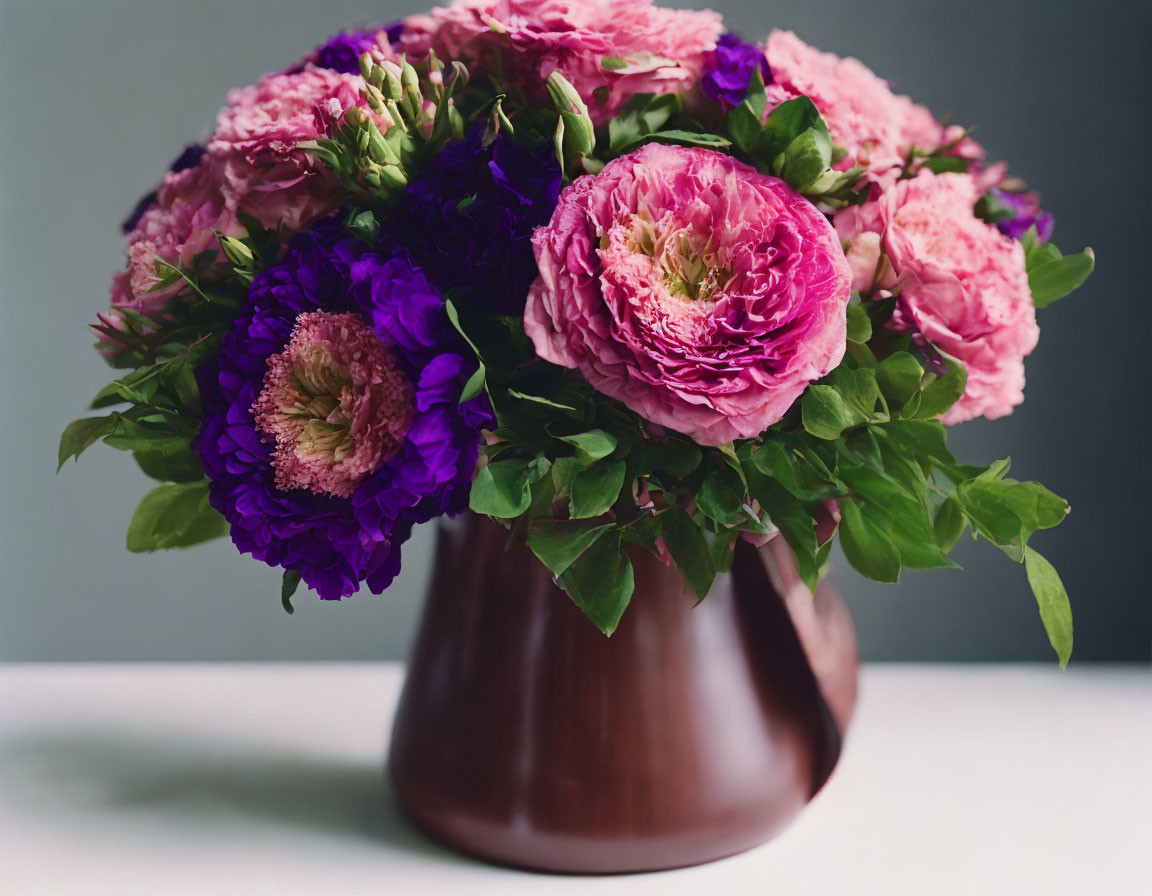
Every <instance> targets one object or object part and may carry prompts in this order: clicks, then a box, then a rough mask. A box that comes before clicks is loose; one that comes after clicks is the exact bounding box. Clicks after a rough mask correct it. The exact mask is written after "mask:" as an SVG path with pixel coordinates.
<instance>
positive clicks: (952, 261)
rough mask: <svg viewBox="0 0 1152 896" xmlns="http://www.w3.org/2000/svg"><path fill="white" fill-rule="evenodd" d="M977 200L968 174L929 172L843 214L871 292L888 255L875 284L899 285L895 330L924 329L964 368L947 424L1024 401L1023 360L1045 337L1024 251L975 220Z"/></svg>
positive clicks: (853, 256) (839, 220) (863, 283)
mask: <svg viewBox="0 0 1152 896" xmlns="http://www.w3.org/2000/svg"><path fill="white" fill-rule="evenodd" d="M978 197H979V191H978V188H977V185H976V183H975V181H974V180H973V178H972V177H971V176H969V175H967V174H932V173H931V172H930V171H925V172H922V173H920V174H919V175H917V176H916V177H915V178H913V179H911V180H906V181H901V182H900V183H899V184H897V185H896V187H895V188H894V189H892V190H889V191H888V192H887V193H885V194H883V195H882V196H881V197H880V199H879V200H877V201H875V202H870V203H868V204H867V205H863V206H858V207H855V208H850V209H845V210H844V211H842V212H840V213H839V214H838V215H837V216H836V229H837V230H838V231H839V233H840V236H841V237H842V238H843V239H845V240H848V241H851V246H850V248H849V251H848V258H849V261H850V262H852V267H853V276H854V280H855V285H856V286H857V287H858V288H861V289H868V288H869V286H870V284H871V280H872V276H873V273H874V272H875V271H876V270H877V261H878V260H879V258H880V255H881V254H883V255H884V256H886V258H887V265H886V266H885V267H884V268H883V269H882V270H884V271H885V273H884V274H883V275H882V278H881V282H880V283H879V284H878V285H879V286H880V287H882V288H885V289H890V290H899V301H898V303H897V311H896V313H895V314H894V315H893V317H892V322H891V326H892V328H893V329H896V330H915V331H918V332H920V333H921V334H923V336H924V337H925V338H926V339H927V340H928V341H929V342H930V343H932V344H933V345H935V346H936V347H938V348H939V349H940V350H941V351H943V352H946V353H947V354H949V355H951V356H952V357H954V358H956V359H957V360H958V361H960V362H961V363H962V364H963V365H964V367H965V368H966V369H967V371H968V388H967V389H966V390H965V392H964V395H963V396H962V397H961V399H960V400H959V401H958V402H957V403H956V404H955V405H954V406H953V407H952V408H951V409H950V410H949V411H948V412H947V413H946V414H945V415H944V416H943V417H942V418H941V419H942V420H943V421H944V423H947V424H952V423H959V422H961V421H963V420H970V419H972V418H973V417H979V416H981V415H983V416H985V417H988V418H990V419H995V418H996V417H1003V416H1004V415H1005V414H1010V413H1011V412H1012V408H1014V407H1015V406H1016V405H1018V404H1020V402H1022V401H1023V400H1024V357H1025V356H1026V355H1028V354H1029V353H1030V352H1031V351H1032V349H1034V348H1035V347H1036V341H1037V339H1038V338H1039V336H1040V330H1039V328H1038V327H1037V326H1036V310H1035V308H1034V306H1033V304H1032V295H1031V292H1030V291H1029V288H1028V274H1027V272H1026V270H1025V264H1024V250H1023V248H1021V246H1020V244H1019V243H1018V242H1016V241H1015V240H1013V239H1010V238H1008V237H1006V236H1004V235H1003V234H1001V233H1000V232H999V230H997V229H996V227H995V226H993V225H991V224H988V223H986V222H984V221H982V220H980V219H979V218H977V217H976V215H975V213H974V211H973V205H974V204H975V202H976V200H977V198H978Z"/></svg>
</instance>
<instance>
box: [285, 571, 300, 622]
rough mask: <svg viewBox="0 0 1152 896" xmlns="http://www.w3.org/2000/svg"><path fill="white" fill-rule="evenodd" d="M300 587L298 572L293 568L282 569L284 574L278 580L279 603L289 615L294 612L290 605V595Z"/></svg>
mask: <svg viewBox="0 0 1152 896" xmlns="http://www.w3.org/2000/svg"><path fill="white" fill-rule="evenodd" d="M299 587H300V573H298V572H297V571H296V570H294V569H286V570H284V576H283V578H282V579H281V580H280V605H281V606H282V607H284V612H285V613H287V614H288V615H289V616H291V615H292V614H293V613H295V612H296V610H295V608H294V607H293V606H292V595H293V594H295V593H296V589H297V588H299Z"/></svg>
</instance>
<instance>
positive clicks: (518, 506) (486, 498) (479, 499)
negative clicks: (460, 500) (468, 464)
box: [468, 459, 532, 519]
mask: <svg viewBox="0 0 1152 896" xmlns="http://www.w3.org/2000/svg"><path fill="white" fill-rule="evenodd" d="M531 503H532V492H531V489H530V482H529V470H528V462H527V461H524V460H520V459H514V460H498V461H493V462H492V463H490V464H488V465H486V466H485V467H484V468H483V469H482V470H480V472H479V473H477V474H476V479H475V480H474V481H473V483H472V494H471V496H470V497H469V500H468V506H469V507H470V508H472V510H473V511H475V512H476V513H483V514H487V515H488V516H494V517H498V518H500V519H512V518H513V517H517V516H519V515H520V514H522V513H523V512H524V511H525V510H527V509H528V505H529V504H531Z"/></svg>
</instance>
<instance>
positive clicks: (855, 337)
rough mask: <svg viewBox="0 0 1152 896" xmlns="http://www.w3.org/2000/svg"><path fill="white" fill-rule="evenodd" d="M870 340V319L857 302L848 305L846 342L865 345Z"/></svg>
mask: <svg viewBox="0 0 1152 896" xmlns="http://www.w3.org/2000/svg"><path fill="white" fill-rule="evenodd" d="M871 338H872V318H870V317H869V316H868V312H867V311H865V310H864V306H863V305H860V304H859V303H858V302H852V303H851V304H849V305H848V341H849V342H855V343H865V342H867V341H868V340H869V339H871Z"/></svg>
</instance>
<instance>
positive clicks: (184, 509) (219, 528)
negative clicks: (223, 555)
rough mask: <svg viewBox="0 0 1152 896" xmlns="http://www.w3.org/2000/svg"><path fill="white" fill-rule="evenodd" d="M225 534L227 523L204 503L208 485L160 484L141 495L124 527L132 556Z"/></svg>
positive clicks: (206, 497)
mask: <svg viewBox="0 0 1152 896" xmlns="http://www.w3.org/2000/svg"><path fill="white" fill-rule="evenodd" d="M227 534H228V523H227V521H226V520H225V519H224V517H222V516H221V515H220V514H219V513H217V512H216V511H215V510H213V509H212V507H211V506H210V505H209V504H208V483H207V482H203V481H201V482H188V483H180V484H176V485H161V486H160V487H159V488H154V489H153V490H152V491H150V492H149V493H148V494H146V495H145V496H144V499H143V500H142V501H141V502H140V505H139V506H138V507H137V508H136V512H135V514H133V516H132V522H131V523H130V524H129V525H128V538H127V544H128V550H130V551H132V552H134V553H141V552H145V551H157V550H161V549H163V548H179V547H188V546H190V545H194V544H200V543H201V542H204V541H208V540H210V539H213V538H219V537H220V536H222V535H227Z"/></svg>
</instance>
